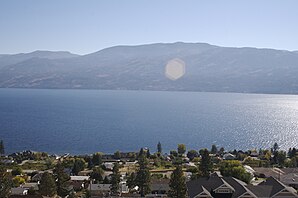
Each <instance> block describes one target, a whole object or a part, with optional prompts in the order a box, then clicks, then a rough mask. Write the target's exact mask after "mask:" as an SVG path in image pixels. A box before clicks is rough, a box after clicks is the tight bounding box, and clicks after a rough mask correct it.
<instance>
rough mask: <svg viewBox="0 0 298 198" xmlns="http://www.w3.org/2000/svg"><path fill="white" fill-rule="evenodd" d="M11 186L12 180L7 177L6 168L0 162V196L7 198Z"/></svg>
mask: <svg viewBox="0 0 298 198" xmlns="http://www.w3.org/2000/svg"><path fill="white" fill-rule="evenodd" d="M11 187H12V182H11V180H10V178H9V175H8V173H7V170H6V169H5V168H4V166H2V165H1V164H0V197H1V198H2V197H3V198H8V197H9V195H10V189H11Z"/></svg>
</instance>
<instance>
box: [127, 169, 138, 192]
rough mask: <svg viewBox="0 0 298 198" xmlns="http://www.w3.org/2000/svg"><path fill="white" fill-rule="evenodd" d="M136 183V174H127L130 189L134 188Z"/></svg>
mask: <svg viewBox="0 0 298 198" xmlns="http://www.w3.org/2000/svg"><path fill="white" fill-rule="evenodd" d="M136 185H137V184H136V174H135V173H134V172H132V173H131V174H130V175H128V176H127V186H128V188H129V189H132V188H134V187H135V186H136Z"/></svg>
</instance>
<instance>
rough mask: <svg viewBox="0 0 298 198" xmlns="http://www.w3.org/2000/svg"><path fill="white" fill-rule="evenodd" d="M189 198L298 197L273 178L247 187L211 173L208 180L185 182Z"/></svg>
mask: <svg viewBox="0 0 298 198" xmlns="http://www.w3.org/2000/svg"><path fill="white" fill-rule="evenodd" d="M187 191H188V196H189V197H190V198H203V197H204V198H213V197H214V198H237V197H241V198H258V197H262V198H271V197H272V198H273V197H276V198H277V197H285V198H291V197H293V198H295V197H298V195H297V193H296V191H295V189H293V188H291V187H288V186H286V185H284V184H283V183H281V182H279V181H278V180H276V179H275V178H273V177H270V178H268V179H267V180H266V181H264V182H262V183H260V184H259V185H255V186H254V185H248V184H246V183H244V182H242V181H240V180H238V179H236V178H233V177H222V176H220V175H218V174H217V173H213V174H211V175H210V177H208V178H203V177H202V178H198V179H196V180H192V181H189V182H187Z"/></svg>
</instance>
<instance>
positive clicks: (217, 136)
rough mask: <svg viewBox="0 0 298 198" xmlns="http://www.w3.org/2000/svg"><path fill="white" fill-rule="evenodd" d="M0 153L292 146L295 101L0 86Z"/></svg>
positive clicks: (297, 137)
mask: <svg viewBox="0 0 298 198" xmlns="http://www.w3.org/2000/svg"><path fill="white" fill-rule="evenodd" d="M0 139H3V140H4V144H5V148H6V153H12V152H15V151H22V150H26V149H30V150H34V151H46V152H49V153H59V154H61V153H71V154H85V153H93V152H97V151H101V152H104V153H113V152H114V151H116V150H120V151H138V150H139V149H140V148H141V147H148V148H150V151H151V153H153V152H155V151H156V145H157V143H158V142H159V141H160V142H161V144H162V147H163V151H164V152H168V151H169V150H173V149H176V148H177V144H178V143H184V144H186V147H187V149H200V148H204V147H207V148H211V145H212V144H216V145H218V146H219V147H221V146H223V147H225V148H226V149H234V148H235V149H252V148H260V147H262V148H270V147H272V145H273V144H274V142H277V143H278V144H279V145H280V146H281V148H283V149H288V148H289V147H298V96H295V95H265V94H264V95H262V94H235V93H196V92H166V91H118V90H117V91H103V90H46V89H0Z"/></svg>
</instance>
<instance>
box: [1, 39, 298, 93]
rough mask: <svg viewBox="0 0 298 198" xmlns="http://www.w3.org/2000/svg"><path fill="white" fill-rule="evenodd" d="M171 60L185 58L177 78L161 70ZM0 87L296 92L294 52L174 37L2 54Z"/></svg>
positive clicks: (296, 54) (297, 67)
mask: <svg viewBox="0 0 298 198" xmlns="http://www.w3.org/2000/svg"><path fill="white" fill-rule="evenodd" d="M173 59H180V60H182V61H183V62H184V63H185V74H184V75H183V76H182V77H181V78H179V79H177V80H171V79H169V78H167V77H166V75H165V67H166V65H167V63H168V62H169V61H170V60H173ZM0 87H1V88H51V89H62V88H67V89H73V88H76V89H112V90H170V91H208V92H209V91H210V92H211V91H212V92H240V93H283V94H297V93H298V52H297V51H286V50H275V49H258V48H250V47H243V48H233V47H219V46H215V45H210V44H207V43H182V42H177V43H156V44H146V45H138V46H115V47H110V48H106V49H103V50H100V51H98V52H95V53H91V54H87V55H76V54H72V53H70V52H61V51H60V52H52V51H35V52H32V53H22V54H15V55H7V54H3V55H0Z"/></svg>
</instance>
